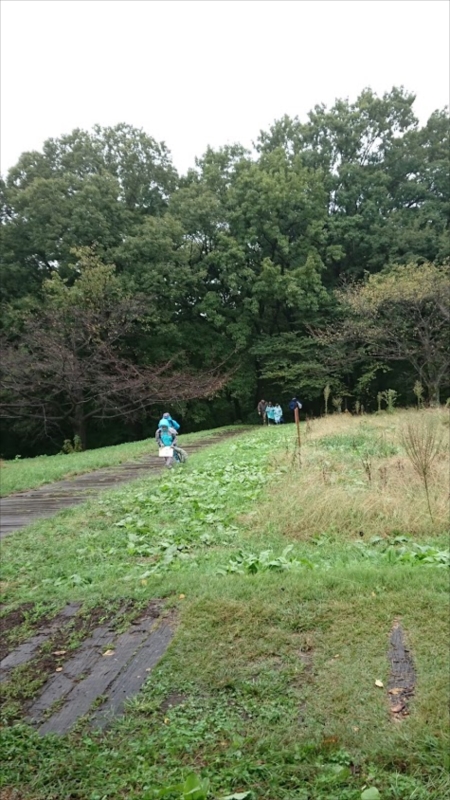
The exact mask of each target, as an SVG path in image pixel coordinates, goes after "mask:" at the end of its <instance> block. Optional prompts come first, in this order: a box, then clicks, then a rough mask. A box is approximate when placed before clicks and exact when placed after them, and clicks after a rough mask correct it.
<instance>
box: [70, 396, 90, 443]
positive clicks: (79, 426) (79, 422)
mask: <svg viewBox="0 0 450 800" xmlns="http://www.w3.org/2000/svg"><path fill="white" fill-rule="evenodd" d="M73 432H74V436H79V437H80V441H81V447H82V448H83V450H86V449H87V424H86V417H85V416H84V414H83V406H82V405H78V406H76V408H75V418H74V420H73Z"/></svg>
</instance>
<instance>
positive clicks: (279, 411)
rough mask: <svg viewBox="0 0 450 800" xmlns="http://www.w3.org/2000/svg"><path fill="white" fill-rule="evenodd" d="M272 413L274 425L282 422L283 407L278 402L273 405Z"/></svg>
mask: <svg viewBox="0 0 450 800" xmlns="http://www.w3.org/2000/svg"><path fill="white" fill-rule="evenodd" d="M274 415H275V425H279V424H280V422H284V420H283V409H282V408H281V406H280V404H279V403H277V404H276V406H275V407H274Z"/></svg>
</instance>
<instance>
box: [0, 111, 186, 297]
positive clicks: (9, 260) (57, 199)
mask: <svg viewBox="0 0 450 800" xmlns="http://www.w3.org/2000/svg"><path fill="white" fill-rule="evenodd" d="M176 181H177V175H176V172H175V169H174V167H173V166H172V164H171V161H170V155H169V153H168V151H167V149H166V147H165V145H164V144H163V143H160V144H158V143H157V142H155V141H154V139H152V138H151V137H150V136H148V135H147V134H146V133H144V132H143V131H140V130H137V129H135V128H133V127H132V126H130V125H125V124H120V125H116V126H115V127H114V128H101V127H100V126H95V127H94V129H93V131H91V132H88V131H82V130H79V129H77V130H74V131H73V132H72V133H71V134H69V135H66V136H62V137H61V138H60V139H48V140H47V141H46V142H45V143H44V146H43V152H42V153H38V152H31V153H24V154H23V155H22V156H21V157H20V158H19V161H18V163H17V164H16V166H14V167H13V168H12V169H11V170H10V171H9V173H8V176H7V179H6V181H2V186H1V187H0V190H1V194H2V215H1V226H0V233H1V239H2V241H1V245H2V255H3V258H2V281H1V283H2V295H3V299H4V300H5V301H7V302H9V301H11V300H14V299H15V298H18V297H22V296H23V295H25V294H27V292H29V291H32V292H36V291H38V292H39V290H40V287H41V285H42V282H43V281H44V280H45V279H46V278H48V277H49V276H50V275H51V274H52V272H54V271H58V272H59V274H60V275H62V276H63V277H67V276H68V275H69V267H70V263H71V255H70V253H71V250H72V248H74V247H80V246H86V247H91V246H93V245H96V247H97V251H98V252H102V253H103V254H104V256H105V258H106V260H107V259H108V257H109V258H110V259H111V257H112V254H113V252H114V249H115V248H116V247H118V246H119V245H120V244H121V243H122V242H123V241H124V239H125V238H126V236H127V235H130V234H133V233H134V232H135V231H136V229H137V228H139V226H140V224H141V222H142V220H145V219H146V218H148V217H152V216H154V217H157V216H160V215H161V214H163V213H164V212H165V211H166V208H167V203H168V199H169V196H170V193H171V192H172V191H173V189H174V188H175V185H176ZM18 273H21V274H22V275H23V277H24V280H21V281H14V279H13V276H14V275H17V274H18Z"/></svg>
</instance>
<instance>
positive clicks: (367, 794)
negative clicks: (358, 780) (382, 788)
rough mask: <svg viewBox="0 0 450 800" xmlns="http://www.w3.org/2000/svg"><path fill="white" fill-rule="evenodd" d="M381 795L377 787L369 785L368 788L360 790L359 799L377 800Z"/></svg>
mask: <svg viewBox="0 0 450 800" xmlns="http://www.w3.org/2000/svg"><path fill="white" fill-rule="evenodd" d="M379 797H381V795H380V793H379V791H378V789H376V788H375V786H370V787H369V789H364V791H363V792H361V800H378V798H379Z"/></svg>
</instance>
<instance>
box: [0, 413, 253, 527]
mask: <svg viewBox="0 0 450 800" xmlns="http://www.w3.org/2000/svg"><path fill="white" fill-rule="evenodd" d="M243 431H244V429H243V428H239V429H238V430H236V431H233V430H231V431H225V432H223V433H219V434H216V435H212V436H208V438H205V439H201V440H200V441H198V442H196V443H195V444H190V445H186V446H184V445H183V443H182V442H181V445H182V446H183V448H184V450H186V452H187V454H188V455H189V456H192V455H193V454H194V453H196V452H197V451H198V450H202V449H203V448H204V447H209V446H210V445H213V444H217V443H218V442H221V441H223V440H224V439H228V438H230V437H231V436H237V435H238V434H240V433H243ZM150 449H151V450H152V452H151V453H150V454H149V455H147V456H144V458H142V459H139V460H137V461H126V462H125V463H124V464H119V465H116V466H114V467H105V468H104V469H99V470H95V471H94V472H86V473H84V474H83V475H77V476H75V477H73V478H67V479H65V480H62V481H57V482H56V483H49V484H46V485H45V486H41V487H39V488H38V489H30V490H28V491H25V492H19V493H17V494H13V495H9V496H8V497H2V498H0V539H3V538H4V537H5V536H7V535H8V534H9V533H12V532H13V531H17V530H19V529H20V528H24V527H25V526H26V525H29V524H30V523H31V522H35V521H36V520H38V519H44V518H47V517H51V516H53V514H56V513H57V512H58V511H61V510H62V509H63V508H69V507H71V506H75V505H78V504H79V503H84V502H85V501H86V500H88V499H91V498H93V497H97V496H98V495H99V494H100V493H101V492H103V491H105V489H111V488H112V487H115V486H121V485H122V484H124V483H129V482H130V481H134V480H137V479H138V478H144V477H145V476H146V475H148V474H149V473H156V472H161V471H162V469H164V466H163V463H162V462H163V459H160V458H158V456H157V455H156V454H155V452H154V446H152V444H151V443H149V450H150Z"/></svg>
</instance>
